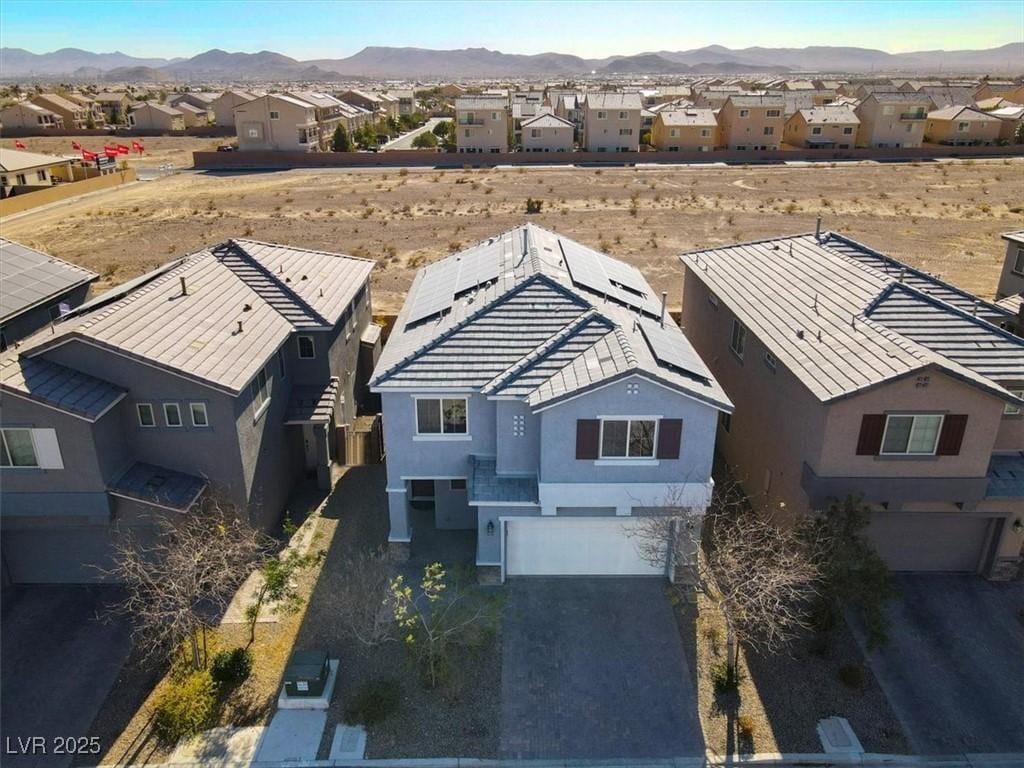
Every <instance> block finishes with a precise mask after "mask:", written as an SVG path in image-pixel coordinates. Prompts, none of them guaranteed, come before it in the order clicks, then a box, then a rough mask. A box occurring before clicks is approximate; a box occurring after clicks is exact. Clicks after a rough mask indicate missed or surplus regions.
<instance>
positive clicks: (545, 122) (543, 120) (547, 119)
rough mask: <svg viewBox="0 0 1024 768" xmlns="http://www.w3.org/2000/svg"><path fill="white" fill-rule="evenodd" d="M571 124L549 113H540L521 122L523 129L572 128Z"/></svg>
mask: <svg viewBox="0 0 1024 768" xmlns="http://www.w3.org/2000/svg"><path fill="white" fill-rule="evenodd" d="M572 127H573V124H572V123H570V122H569V121H568V120H563V119H562V118H560V117H559V116H558V115H555V114H553V113H551V112H542V113H540V114H539V115H537V116H536V117H531V118H530V119H529V120H524V121H523V128H572Z"/></svg>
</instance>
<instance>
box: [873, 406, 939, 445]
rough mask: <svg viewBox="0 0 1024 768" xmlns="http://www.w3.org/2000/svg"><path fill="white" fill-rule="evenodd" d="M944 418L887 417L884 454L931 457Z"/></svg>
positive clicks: (932, 416) (933, 415)
mask: <svg viewBox="0 0 1024 768" xmlns="http://www.w3.org/2000/svg"><path fill="white" fill-rule="evenodd" d="M941 427H942V416H941V415H938V414H923V415H915V416H887V417H886V419H885V433H884V435H883V437H882V453H883V454H890V455H891V454H897V455H898V454H910V455H922V454H923V455H931V454H934V453H935V447H936V445H937V444H938V441H939V430H940V428H941Z"/></svg>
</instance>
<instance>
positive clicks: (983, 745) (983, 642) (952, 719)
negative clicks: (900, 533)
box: [854, 576, 1024, 754]
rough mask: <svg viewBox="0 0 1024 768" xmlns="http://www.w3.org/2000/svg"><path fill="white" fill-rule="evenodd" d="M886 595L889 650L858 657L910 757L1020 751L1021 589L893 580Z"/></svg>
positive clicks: (940, 579) (970, 581) (1023, 715)
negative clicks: (893, 589)
mask: <svg viewBox="0 0 1024 768" xmlns="http://www.w3.org/2000/svg"><path fill="white" fill-rule="evenodd" d="M896 586H897V588H898V589H899V591H900V597H899V599H898V600H896V601H895V604H894V605H893V606H892V612H891V614H890V615H891V618H892V625H891V628H890V632H889V635H890V640H889V644H888V645H887V646H885V647H884V648H882V649H880V650H876V651H871V652H868V653H867V658H868V661H869V663H870V664H871V668H872V670H873V671H874V673H875V677H876V678H877V679H878V682H879V684H880V685H881V686H882V690H884V691H885V694H886V696H887V697H888V698H889V702H890V703H891V704H892V707H893V710H894V711H895V712H896V715H897V717H899V719H900V722H902V724H903V729H904V731H905V732H906V734H907V739H908V740H909V741H910V745H911V747H912V748H913V750H914V751H915V752H917V753H920V754H948V753H957V752H1024V662H1022V659H1024V624H1022V623H1021V616H1022V614H1021V611H1024V585H1022V584H1021V583H1020V582H1014V583H1009V584H994V583H990V582H987V581H984V580H983V579H980V578H978V577H973V576H899V577H897V579H896ZM854 630H855V633H856V634H857V637H858V640H859V641H861V642H862V643H863V633H862V632H860V631H859V629H858V628H857V627H854Z"/></svg>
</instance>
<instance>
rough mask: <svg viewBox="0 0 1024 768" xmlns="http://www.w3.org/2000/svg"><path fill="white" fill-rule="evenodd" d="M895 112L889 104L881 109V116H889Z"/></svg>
mask: <svg viewBox="0 0 1024 768" xmlns="http://www.w3.org/2000/svg"><path fill="white" fill-rule="evenodd" d="M895 111H896V110H895V108H894V107H893V106H892V105H891V104H890V105H888V106H885V107H882V114H883V115H891V114H892V113H893V112H895Z"/></svg>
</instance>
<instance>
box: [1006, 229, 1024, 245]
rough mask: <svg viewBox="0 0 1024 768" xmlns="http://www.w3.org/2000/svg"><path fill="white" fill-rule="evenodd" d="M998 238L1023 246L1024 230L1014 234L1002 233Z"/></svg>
mask: <svg viewBox="0 0 1024 768" xmlns="http://www.w3.org/2000/svg"><path fill="white" fill-rule="evenodd" d="M1000 237H1001V238H1003V240H1012V241H1013V242H1015V243H1020V244H1021V245H1024V229H1021V230H1018V231H1015V232H1003V234H1001V235H1000Z"/></svg>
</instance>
